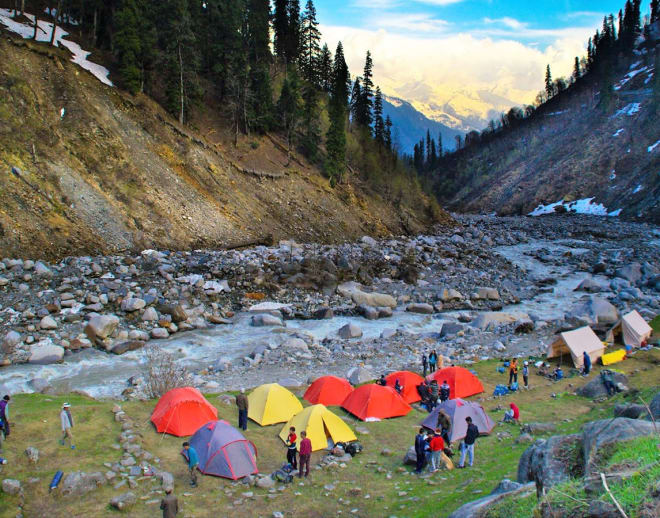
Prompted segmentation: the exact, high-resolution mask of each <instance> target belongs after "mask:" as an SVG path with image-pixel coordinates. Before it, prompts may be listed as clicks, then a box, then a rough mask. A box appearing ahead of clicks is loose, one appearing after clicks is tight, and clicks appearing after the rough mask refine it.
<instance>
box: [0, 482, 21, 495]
mask: <svg viewBox="0 0 660 518" xmlns="http://www.w3.org/2000/svg"><path fill="white" fill-rule="evenodd" d="M2 492H3V493H7V494H8V495H17V494H19V493H20V492H21V481H20V480H16V479H13V478H6V479H4V480H3V481H2Z"/></svg>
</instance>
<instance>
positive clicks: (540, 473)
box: [518, 434, 580, 487]
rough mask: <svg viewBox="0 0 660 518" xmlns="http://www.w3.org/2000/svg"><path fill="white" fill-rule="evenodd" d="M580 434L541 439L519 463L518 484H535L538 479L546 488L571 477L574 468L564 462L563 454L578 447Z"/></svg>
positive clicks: (524, 453)
mask: <svg viewBox="0 0 660 518" xmlns="http://www.w3.org/2000/svg"><path fill="white" fill-rule="evenodd" d="M579 441H580V436H579V435H578V434H573V435H554V436H552V437H550V438H548V439H539V440H537V441H536V442H535V443H534V444H532V445H531V446H530V447H529V448H527V449H526V450H525V451H524V452H523V454H522V456H521V457H520V460H519V461H518V482H520V483H521V484H525V483H527V482H533V481H535V480H536V477H538V478H539V480H541V482H542V483H543V486H544V487H552V486H555V485H557V484H560V483H562V482H564V481H566V480H568V479H569V478H570V477H571V468H572V466H570V465H568V464H567V463H566V462H565V460H564V455H563V454H562V453H563V452H565V451H567V450H568V449H570V448H574V447H576V445H577V444H578V443H579Z"/></svg>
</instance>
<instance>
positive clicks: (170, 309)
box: [157, 304, 188, 324]
mask: <svg viewBox="0 0 660 518" xmlns="http://www.w3.org/2000/svg"><path fill="white" fill-rule="evenodd" d="M157 309H158V311H160V312H161V313H162V314H163V315H170V316H171V317H172V322H174V323H177V324H178V323H179V322H185V321H186V320H188V314H187V313H186V310H185V309H184V308H183V306H182V305H181V304H163V305H160V306H158V308H157Z"/></svg>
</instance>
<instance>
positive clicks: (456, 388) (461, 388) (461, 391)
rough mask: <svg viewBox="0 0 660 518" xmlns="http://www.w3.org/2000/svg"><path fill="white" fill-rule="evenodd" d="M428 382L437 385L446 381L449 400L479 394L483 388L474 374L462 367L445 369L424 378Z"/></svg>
mask: <svg viewBox="0 0 660 518" xmlns="http://www.w3.org/2000/svg"><path fill="white" fill-rule="evenodd" d="M426 379H427V380H428V381H432V380H436V381H437V382H438V385H442V383H443V381H447V384H448V385H449V389H450V391H449V398H450V399H454V398H459V397H460V398H464V397H469V396H473V395H475V394H481V393H482V392H483V391H484V386H483V385H482V384H481V381H479V378H477V377H476V376H475V375H474V374H472V373H471V372H470V371H469V370H467V369H464V368H463V367H445V368H444V369H440V370H439V371H436V372H434V373H433V374H430V375H428V376H427V377H426Z"/></svg>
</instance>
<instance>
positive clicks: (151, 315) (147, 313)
mask: <svg viewBox="0 0 660 518" xmlns="http://www.w3.org/2000/svg"><path fill="white" fill-rule="evenodd" d="M157 320H158V311H156V308H153V307H148V308H147V309H145V310H144V313H142V321H143V322H156V321H157Z"/></svg>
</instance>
